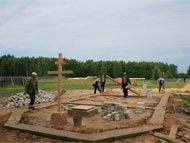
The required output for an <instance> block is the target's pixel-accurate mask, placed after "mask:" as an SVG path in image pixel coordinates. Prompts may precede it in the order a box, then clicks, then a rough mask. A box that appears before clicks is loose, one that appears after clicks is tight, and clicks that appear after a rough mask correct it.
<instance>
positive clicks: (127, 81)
mask: <svg viewBox="0 0 190 143" xmlns="http://www.w3.org/2000/svg"><path fill="white" fill-rule="evenodd" d="M121 84H122V88H123V93H124V98H127V96H128V89H127V88H126V86H128V85H131V81H130V79H129V77H128V76H127V74H126V72H124V73H123V77H122V83H121Z"/></svg>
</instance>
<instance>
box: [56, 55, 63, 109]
mask: <svg viewBox="0 0 190 143" xmlns="http://www.w3.org/2000/svg"><path fill="white" fill-rule="evenodd" d="M62 59H63V56H62V53H59V62H62ZM61 92H62V64H59V65H58V95H59V96H58V109H57V111H58V112H61V96H60V95H61Z"/></svg>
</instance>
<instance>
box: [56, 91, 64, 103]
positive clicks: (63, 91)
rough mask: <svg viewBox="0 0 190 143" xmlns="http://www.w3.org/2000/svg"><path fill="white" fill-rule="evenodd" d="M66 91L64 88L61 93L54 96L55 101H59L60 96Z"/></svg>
mask: <svg viewBox="0 0 190 143" xmlns="http://www.w3.org/2000/svg"><path fill="white" fill-rule="evenodd" d="M65 93H66V90H62V91H61V93H59V94H58V95H57V96H56V97H55V98H54V101H57V100H58V97H59V96H62V95H63V94H65Z"/></svg>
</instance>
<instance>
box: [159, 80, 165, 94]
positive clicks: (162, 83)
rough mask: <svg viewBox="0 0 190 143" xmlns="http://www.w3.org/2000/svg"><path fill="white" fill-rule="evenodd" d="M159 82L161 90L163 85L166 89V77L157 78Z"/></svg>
mask: <svg viewBox="0 0 190 143" xmlns="http://www.w3.org/2000/svg"><path fill="white" fill-rule="evenodd" d="M157 82H158V86H159V92H160V91H161V88H162V87H163V89H165V79H164V78H162V77H161V78H159V79H158V80H157Z"/></svg>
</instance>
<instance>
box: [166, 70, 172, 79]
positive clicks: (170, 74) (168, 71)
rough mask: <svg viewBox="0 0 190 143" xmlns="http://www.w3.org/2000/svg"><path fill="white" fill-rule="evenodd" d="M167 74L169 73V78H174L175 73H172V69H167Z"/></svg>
mask: <svg viewBox="0 0 190 143" xmlns="http://www.w3.org/2000/svg"><path fill="white" fill-rule="evenodd" d="M166 75H167V77H168V78H173V75H172V73H171V71H170V70H167V71H166Z"/></svg>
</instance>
